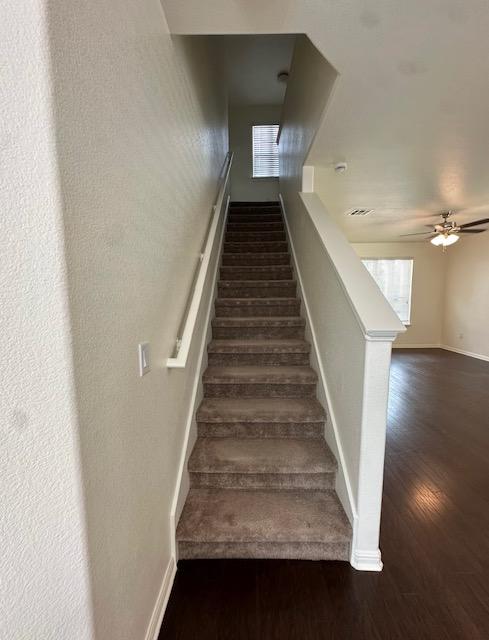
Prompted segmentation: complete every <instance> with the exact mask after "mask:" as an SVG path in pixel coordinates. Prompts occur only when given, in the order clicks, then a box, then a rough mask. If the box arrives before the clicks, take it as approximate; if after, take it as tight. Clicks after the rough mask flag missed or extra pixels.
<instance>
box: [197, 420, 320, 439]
mask: <svg viewBox="0 0 489 640" xmlns="http://www.w3.org/2000/svg"><path fill="white" fill-rule="evenodd" d="M197 430H198V434H199V436H200V437H201V438H312V439H314V440H317V439H320V438H323V437H324V422H200V421H198V422H197Z"/></svg>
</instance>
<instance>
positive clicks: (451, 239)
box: [443, 233, 460, 247]
mask: <svg viewBox="0 0 489 640" xmlns="http://www.w3.org/2000/svg"><path fill="white" fill-rule="evenodd" d="M459 239H460V236H458V235H457V234H456V233H450V234H449V235H448V236H446V237H444V238H443V246H444V247H449V246H450V245H451V244H455V242H457V241H458V240H459Z"/></svg>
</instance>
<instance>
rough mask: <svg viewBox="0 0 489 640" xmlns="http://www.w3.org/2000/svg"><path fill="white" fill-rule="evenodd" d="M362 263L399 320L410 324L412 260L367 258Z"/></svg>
mask: <svg viewBox="0 0 489 640" xmlns="http://www.w3.org/2000/svg"><path fill="white" fill-rule="evenodd" d="M362 262H363V264H364V265H365V266H366V267H367V269H368V271H369V273H370V275H371V276H372V277H373V279H374V280H375V282H376V283H377V284H378V286H379V288H380V290H381V291H382V293H383V294H384V296H385V297H386V298H387V301H388V302H389V304H390V305H391V307H392V308H393V309H394V311H395V312H396V313H397V315H398V317H399V320H401V322H404V323H405V324H408V323H409V322H410V319H411V284H412V277H413V261H412V259H410V258H395V259H381V258H365V259H363V260H362Z"/></svg>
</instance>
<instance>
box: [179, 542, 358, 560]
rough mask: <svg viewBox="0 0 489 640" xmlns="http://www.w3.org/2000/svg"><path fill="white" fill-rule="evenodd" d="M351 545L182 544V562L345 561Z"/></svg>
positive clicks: (272, 543)
mask: <svg viewBox="0 0 489 640" xmlns="http://www.w3.org/2000/svg"><path fill="white" fill-rule="evenodd" d="M349 552H350V545H349V544H348V543H345V542H338V543H321V542H316V543H303V542H295V543H294V542H288V543H278V542H255V543H246V542H244V543H234V542H207V543H204V542H184V541H179V542H178V557H179V559H180V560H191V559H197V558H201V559H209V560H210V559H214V558H279V559H289V560H324V559H325V558H327V559H328V560H345V561H348V559H349Z"/></svg>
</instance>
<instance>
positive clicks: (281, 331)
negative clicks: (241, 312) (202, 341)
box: [212, 317, 305, 340]
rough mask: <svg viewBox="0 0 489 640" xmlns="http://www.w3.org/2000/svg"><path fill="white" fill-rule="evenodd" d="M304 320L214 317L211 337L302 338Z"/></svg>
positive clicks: (218, 338)
mask: <svg viewBox="0 0 489 640" xmlns="http://www.w3.org/2000/svg"><path fill="white" fill-rule="evenodd" d="M304 328H305V321H304V318H301V317H290V318H289V317H281V318H277V317H270V318H214V319H213V320H212V337H213V338H214V339H215V340H226V339H231V340H232V339H236V338H254V339H259V338H262V339H263V338H278V339H287V338H299V339H303V338H304Z"/></svg>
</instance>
